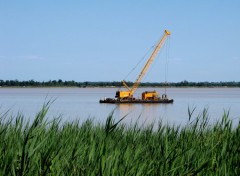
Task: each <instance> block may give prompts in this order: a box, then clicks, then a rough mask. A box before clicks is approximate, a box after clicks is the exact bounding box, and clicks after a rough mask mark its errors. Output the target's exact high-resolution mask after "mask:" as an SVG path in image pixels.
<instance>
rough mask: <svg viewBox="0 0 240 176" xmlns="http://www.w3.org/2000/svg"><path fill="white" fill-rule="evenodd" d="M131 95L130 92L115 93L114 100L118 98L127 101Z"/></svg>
mask: <svg viewBox="0 0 240 176" xmlns="http://www.w3.org/2000/svg"><path fill="white" fill-rule="evenodd" d="M131 97H132V95H131V93H130V91H117V92H116V96H115V98H118V99H127V98H131Z"/></svg>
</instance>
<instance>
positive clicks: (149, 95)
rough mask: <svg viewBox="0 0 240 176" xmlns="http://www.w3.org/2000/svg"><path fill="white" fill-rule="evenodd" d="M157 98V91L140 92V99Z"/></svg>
mask: <svg viewBox="0 0 240 176" xmlns="http://www.w3.org/2000/svg"><path fill="white" fill-rule="evenodd" d="M157 99H159V94H158V92H157V91H155V90H154V91H145V92H143V93H142V100H157Z"/></svg>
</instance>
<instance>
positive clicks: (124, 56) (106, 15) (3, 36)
mask: <svg viewBox="0 0 240 176" xmlns="http://www.w3.org/2000/svg"><path fill="white" fill-rule="evenodd" d="M239 9H240V1H237V0H235V1H234V0H232V1H226V0H208V1H207V0H202V1H187V0H186V1H159V0H158V1H157V0H149V1H146V0H132V1H127V0H121V1H110V0H108V1H107V0H102V1H97V0H95V1H93V0H89V1H81V0H78V1H77V0H76V1H74V0H72V1H46V0H41V1H40V0H36V1H30V0H23V1H17V0H8V1H7V0H1V1H0V79H3V80H10V79H11V80H14V79H18V80H30V79H34V80H36V81H48V80H55V79H56V80H57V79H62V80H75V81H120V80H122V79H123V78H125V76H126V75H127V74H128V73H129V72H130V71H131V70H132V69H133V68H134V67H135V66H136V64H137V63H138V62H139V60H141V58H143V56H144V55H145V54H146V53H147V51H148V50H149V49H150V48H151V47H152V46H153V45H154V44H156V42H157V41H158V40H159V39H160V38H161V36H162V34H163V31H164V30H165V29H168V30H169V31H170V32H171V37H170V40H169V41H168V43H167V44H168V45H165V46H164V47H163V48H162V50H161V52H160V54H159V55H158V56H157V57H156V59H155V61H154V63H153V65H152V66H151V68H150V70H149V72H148V73H147V75H146V76H145V78H144V80H143V81H144V82H148V81H150V82H162V81H165V77H167V81H169V82H178V81H183V80H187V81H197V82H198V81H240V79H239V75H240V22H239V21H240V10H239ZM167 46H168V47H167ZM167 53H168V54H167ZM146 59H147V57H146ZM144 62H145V61H143V62H142V64H143V63H144ZM166 63H168V64H166ZM141 67H142V65H141V64H140V65H139V68H138V67H137V68H136V69H135V70H134V72H135V73H134V72H133V73H132V74H130V76H129V77H127V78H126V79H127V80H130V81H134V80H135V79H136V77H137V75H138V74H139V73H140V70H141ZM166 68H167V70H168V72H167V74H166V71H165V69H166ZM166 75H167V76H166Z"/></svg>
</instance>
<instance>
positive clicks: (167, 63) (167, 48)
mask: <svg viewBox="0 0 240 176" xmlns="http://www.w3.org/2000/svg"><path fill="white" fill-rule="evenodd" d="M169 48H170V36H169V37H168V39H167V42H166V63H165V95H167V84H168V83H167V79H168V65H169Z"/></svg>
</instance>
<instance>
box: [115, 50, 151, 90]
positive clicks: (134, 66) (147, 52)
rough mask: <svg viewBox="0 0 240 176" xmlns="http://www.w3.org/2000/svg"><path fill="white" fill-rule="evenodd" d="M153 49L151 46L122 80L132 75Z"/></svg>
mask: <svg viewBox="0 0 240 176" xmlns="http://www.w3.org/2000/svg"><path fill="white" fill-rule="evenodd" d="M153 48H155V45H153V46H151V47H150V48H149V49H148V51H147V52H146V53H145V54H144V56H143V57H142V58H141V59H140V60H139V61H138V63H137V64H136V65H135V66H134V67H133V68H132V69H131V71H130V72H129V73H128V74H127V75H126V76H125V77H124V79H123V80H126V78H127V77H128V76H129V75H130V74H132V72H133V71H134V70H135V69H136V68H137V67H138V66H139V64H140V63H141V62H142V61H143V60H144V59H145V58H146V56H147V55H148V54H149V52H150V51H151V50H153ZM120 88H121V85H120V87H119V89H120Z"/></svg>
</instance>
